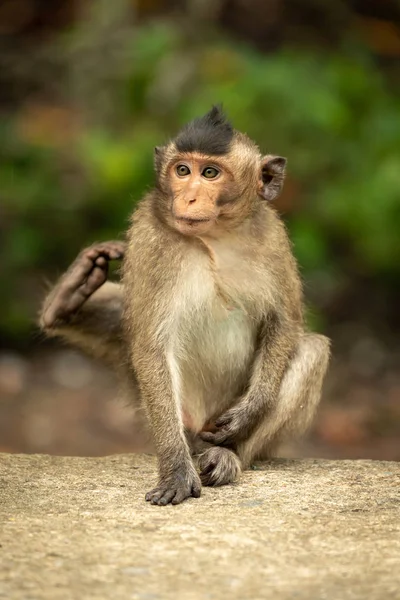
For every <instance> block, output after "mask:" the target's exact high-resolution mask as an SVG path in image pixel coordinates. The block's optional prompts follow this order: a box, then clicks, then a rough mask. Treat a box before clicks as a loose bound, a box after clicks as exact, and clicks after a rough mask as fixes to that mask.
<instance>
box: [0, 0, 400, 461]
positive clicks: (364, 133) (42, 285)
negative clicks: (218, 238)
mask: <svg viewBox="0 0 400 600" xmlns="http://www.w3.org/2000/svg"><path fill="white" fill-rule="evenodd" d="M221 101H222V102H223V103H224V106H225V109H226V111H227V112H228V114H229V116H230V117H231V118H232V120H233V122H234V124H235V126H236V127H237V128H238V129H241V130H244V131H246V132H247V133H248V134H249V135H250V136H251V137H253V138H254V139H255V140H256V141H257V142H258V143H259V144H260V146H261V148H262V149H263V150H264V151H266V152H273V153H276V154H281V155H284V156H287V157H288V178H287V182H286V185H285V189H284V193H283V195H282V197H281V198H280V199H279V200H278V202H277V203H276V208H277V210H278V211H279V212H280V213H281V214H282V216H283V218H284V219H285V221H286V223H287V225H288V227H289V229H290V233H291V237H292V240H293V242H294V250H295V253H296V255H297V258H298V260H299V263H300V265H301V271H302V275H303V277H304V282H305V292H306V296H307V301H308V305H309V311H308V320H309V324H310V327H311V328H312V329H314V330H317V331H320V332H324V333H326V334H327V335H329V336H330V337H331V338H332V340H333V359H332V363H331V368H330V372H329V376H328V378H327V382H326V386H325V391H324V398H323V403H322V405H321V409H320V411H319V414H318V418H317V419H316V421H315V425H314V427H313V429H312V431H311V432H310V435H309V436H308V438H307V439H306V440H304V441H303V442H301V443H297V444H292V445H290V446H288V447H287V448H285V449H284V452H285V454H286V455H287V456H321V457H337V458H345V457H348V458H375V459H378V458H380V459H391V460H398V459H400V435H399V434H400V369H399V366H400V340H399V332H400V317H399V314H400V285H399V283H400V2H399V1H398V0H331V1H330V2H326V1H325V0H301V1H300V0H187V1H181V2H179V1H176V2H173V1H170V2H168V1H167V0H137V1H136V2H135V1H134V0H113V1H112V2H109V1H108V0H85V1H84V0H53V1H52V2H49V1H46V0H1V1H0V253H1V257H0V258H1V260H0V301H1V311H0V450H2V451H8V452H46V453H55V454H70V455H71V454H72V455H76V454H77V455H102V454H107V453H112V452H122V451H136V450H141V449H143V447H144V446H143V437H142V436H141V433H140V431H138V430H137V428H136V426H135V418H134V414H133V413H132V411H131V410H130V408H129V407H127V406H124V405H123V404H121V403H119V402H118V401H115V400H113V398H115V395H116V394H115V382H114V381H113V379H112V375H111V374H109V373H107V372H106V371H105V370H104V368H99V367H98V366H97V365H96V364H95V363H93V362H91V361H90V360H88V359H87V358H85V357H83V356H82V355H80V354H77V353H76V352H74V351H72V350H70V349H68V348H66V347H62V345H61V344H59V343H55V342H54V341H53V342H46V341H44V340H43V339H42V337H41V336H40V335H39V334H38V331H37V329H36V328H35V325H34V320H35V316H36V314H37V310H38V307H39V305H40V301H41V299H42V297H43V294H44V292H45V289H46V281H50V282H52V281H55V280H56V279H57V277H58V276H59V275H60V274H61V273H62V271H63V270H64V269H65V268H66V267H67V266H68V264H69V263H70V262H71V261H72V260H73V259H74V258H75V256H76V254H77V253H78V251H79V250H80V249H81V248H82V247H83V246H86V245H88V244H90V243H92V242H93V241H100V240H107V239H110V238H122V237H123V232H124V230H125V229H126V226H127V218H128V215H129V213H130V212H131V210H132V208H133V206H134V204H135V202H136V201H137V200H138V199H139V198H140V196H141V195H142V193H143V192H144V190H146V189H147V188H148V187H149V186H151V184H152V180H153V167H152V151H153V147H154V146H155V145H156V144H160V143H162V142H163V141H164V140H166V139H167V138H168V136H169V135H171V134H173V133H174V132H175V131H176V130H177V129H178V128H179V127H180V126H181V125H182V124H183V123H185V121H187V120H188V119H190V118H192V117H193V116H196V115H199V114H201V113H203V112H206V111H207V110H208V109H209V108H210V105H211V104H212V103H215V102H221Z"/></svg>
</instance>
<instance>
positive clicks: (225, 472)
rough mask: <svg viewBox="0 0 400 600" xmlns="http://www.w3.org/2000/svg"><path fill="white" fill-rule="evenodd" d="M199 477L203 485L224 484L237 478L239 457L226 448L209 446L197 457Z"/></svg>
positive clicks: (239, 467) (239, 465)
mask: <svg viewBox="0 0 400 600" xmlns="http://www.w3.org/2000/svg"><path fill="white" fill-rule="evenodd" d="M199 468H200V479H201V482H202V484H203V485H211V486H217V485H226V484H227V483H233V482H234V481H237V480H238V479H239V476H240V473H241V470H242V468H241V464H240V460H239V457H238V456H237V455H236V454H235V453H234V452H233V451H232V450H229V449H228V448H222V447H220V446H216V447H214V448H209V449H208V450H206V451H205V452H204V453H203V454H201V455H200V457H199Z"/></svg>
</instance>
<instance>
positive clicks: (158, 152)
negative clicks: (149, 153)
mask: <svg viewBox="0 0 400 600" xmlns="http://www.w3.org/2000/svg"><path fill="white" fill-rule="evenodd" d="M163 160H164V148H163V147H162V146H156V147H155V148H154V166H155V169H156V171H157V172H158V171H159V170H160V168H161V164H162V162H163Z"/></svg>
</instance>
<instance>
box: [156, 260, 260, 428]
mask: <svg viewBox="0 0 400 600" xmlns="http://www.w3.org/2000/svg"><path fill="white" fill-rule="evenodd" d="M193 265H195V268H194V267H193ZM182 277H183V280H184V286H179V288H180V291H181V290H182V289H183V290H184V292H183V293H180V294H179V299H176V300H175V301H174V308H173V313H174V319H173V328H172V330H171V334H172V335H171V345H170V351H169V355H168V358H169V365H170V369H171V376H172V381H173V387H174V391H175V395H176V400H177V402H178V404H179V406H180V407H181V409H182V411H183V413H184V414H185V415H186V416H187V415H190V422H191V428H193V429H194V430H201V428H202V427H203V425H204V424H205V423H206V422H207V421H208V420H209V419H211V418H213V417H215V416H216V415H219V414H221V413H222V412H223V411H224V410H225V409H226V408H227V407H228V406H229V405H231V404H232V402H233V401H234V400H235V399H237V398H238V396H239V395H240V393H241V392H242V391H243V388H244V386H245V385H246V383H247V382H248V379H249V376H250V372H251V365H252V362H253V358H254V349H255V338H256V330H257V327H256V323H255V321H254V319H252V318H251V317H250V316H249V315H248V314H247V312H246V310H245V308H244V307H243V305H242V307H241V308H239V307H238V306H235V302H234V299H232V302H229V303H228V305H227V303H226V302H224V300H223V299H222V298H221V297H220V295H219V294H218V290H217V286H216V284H215V279H214V277H213V274H212V272H211V270H210V267H209V261H208V260H207V257H205V258H204V259H202V260H198V261H196V262H195V263H193V262H191V263H190V262H189V264H188V268H187V269H185V270H184V271H183V272H182Z"/></svg>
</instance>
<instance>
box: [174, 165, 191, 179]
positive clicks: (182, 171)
mask: <svg viewBox="0 0 400 600" xmlns="http://www.w3.org/2000/svg"><path fill="white" fill-rule="evenodd" d="M176 172H177V173H178V175H180V176H181V177H185V176H186V175H189V174H190V169H189V167H187V166H186V165H178V166H177V167H176Z"/></svg>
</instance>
